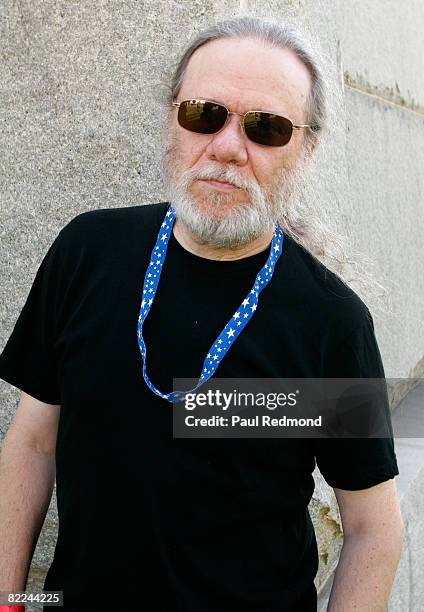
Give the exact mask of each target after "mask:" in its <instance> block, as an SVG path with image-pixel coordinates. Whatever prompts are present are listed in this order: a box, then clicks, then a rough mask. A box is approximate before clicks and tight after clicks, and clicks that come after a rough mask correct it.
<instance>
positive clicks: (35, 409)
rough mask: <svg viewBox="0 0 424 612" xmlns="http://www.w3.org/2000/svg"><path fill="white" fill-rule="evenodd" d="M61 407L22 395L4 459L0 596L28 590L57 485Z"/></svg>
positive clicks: (0, 461) (0, 456) (0, 457)
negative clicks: (29, 576) (56, 467)
mask: <svg viewBox="0 0 424 612" xmlns="http://www.w3.org/2000/svg"><path fill="white" fill-rule="evenodd" d="M59 414H60V406H55V405H52V404H45V403H44V402H41V401H39V400H37V399H35V398H33V397H31V396H30V395H27V394H26V393H22V395H21V398H20V402H19V405H18V409H17V411H16V414H15V417H14V419H13V421H12V423H11V426H10V428H9V430H8V432H7V434H6V436H5V439H4V443H3V446H2V449H1V453H0V590H4V591H21V590H24V589H25V586H26V581H27V576H28V570H29V567H30V564H31V559H32V555H33V553H34V549H35V546H36V543H37V540H38V536H39V533H40V530H41V527H42V525H43V522H44V518H45V515H46V512H47V509H48V507H49V503H50V499H51V495H52V491H53V486H54V480H55V447H56V435H57V426H58V420H59Z"/></svg>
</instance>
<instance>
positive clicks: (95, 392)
mask: <svg viewBox="0 0 424 612" xmlns="http://www.w3.org/2000/svg"><path fill="white" fill-rule="evenodd" d="M167 208H168V204H166V203H159V204H151V205H147V206H133V207H127V208H117V209H106V210H96V211H91V212H86V213H83V214H80V215H78V216H77V217H75V218H74V219H73V220H72V221H71V222H70V223H69V224H68V225H66V226H65V227H64V229H62V231H61V232H60V233H59V235H58V237H57V238H56V240H55V241H54V243H53V244H52V246H51V247H50V249H49V251H48V252H47V254H46V256H45V258H44V260H43V262H42V264H41V266H40V268H39V270H38V272H37V275H36V278H35V280H34V283H33V285H32V288H31V291H30V293H29V296H28V299H27V301H26V304H25V306H24V308H23V310H22V312H21V314H20V316H19V318H18V321H17V323H16V325H15V328H14V330H13V333H12V334H11V336H10V338H9V341H8V343H7V345H6V347H5V349H4V351H3V353H2V355H1V357H0V376H1V377H2V378H3V379H4V380H6V381H8V382H9V383H11V384H12V385H14V386H16V387H18V388H20V389H22V390H23V391H25V392H27V393H28V394H30V395H32V396H34V397H35V398H37V399H39V400H41V401H44V402H47V403H51V404H60V405H61V412H60V421H59V430H58V437H57V447H56V468H57V473H56V477H57V504H58V512H59V535H58V541H57V545H56V550H55V556H54V560H53V563H52V565H51V567H50V569H49V572H48V575H47V578H46V581H45V590H62V591H63V592H64V604H65V605H64V607H63V608H61V609H62V610H64V611H68V610H69V611H70V610H72V611H73V612H77V611H83V610H84V611H85V610H89V609H90V610H92V609H93V607H97V609H104V610H106V609H109V608H108V603H107V602H109V603H110V602H111V601H114V602H117V601H120V602H121V609H122V610H124V609H125V610H130V609H140V610H141V609H153V608H154V609H168V610H173V611H179V612H180V611H181V612H200V611H201V612H218V610H219V611H220V612H225V611H227V610H228V611H229V610H231V611H233V610H235V609H243V610H245V612H249V611H250V612H253V611H254V612H263V611H264V610H267V612H272V611H277V610H278V611H289V610H290V611H294V610H296V611H297V610H302V611H307V610H315V609H316V592H315V588H314V586H313V580H314V577H315V575H316V571H317V565H318V557H317V548H316V541H315V535H314V531H313V527H312V523H311V520H310V517H309V513H308V509H307V506H308V503H309V501H310V499H311V496H312V493H313V489H314V482H313V478H312V471H313V469H314V467H315V461H316V462H317V464H318V466H319V468H320V469H321V472H322V473H323V476H324V478H325V479H326V480H327V482H328V483H329V484H330V485H331V486H333V487H338V488H342V489H351V490H354V489H363V488H367V487H370V486H373V485H375V484H377V483H379V482H382V481H385V480H387V479H390V478H393V477H394V476H395V475H396V474H398V469H397V464H396V456H395V452H394V447H393V440H391V439H362V440H336V439H332V440H317V439H316V440H311V439H259V438H256V439H252V438H251V439H177V438H173V435H172V404H170V403H169V402H168V401H166V400H164V399H162V398H160V397H159V396H157V395H155V394H154V393H153V392H152V391H151V390H150V389H149V388H148V386H147V385H146V383H145V382H144V379H143V377H142V362H141V356H140V352H139V347H138V343H137V321H138V316H139V311H140V303H141V293H142V287H143V280H144V275H145V272H146V268H147V265H148V263H149V260H150V253H151V250H152V248H153V246H154V244H155V240H156V237H157V233H158V231H159V227H160V225H161V223H162V221H163V218H164V215H165V213H166V211H167ZM268 254H269V247H268V249H266V250H265V251H263V252H261V253H258V254H256V255H253V256H250V257H247V258H244V259H240V260H235V261H216V260H209V259H205V258H202V257H198V256H195V255H193V254H191V253H189V252H188V251H186V250H185V249H184V248H183V247H182V246H181V245H180V244H179V243H178V242H177V240H176V239H175V237H174V236H173V234H172V235H171V238H170V241H169V245H168V252H167V255H166V259H165V263H164V267H163V270H162V274H161V277H160V282H159V287H158V290H157V294H156V298H155V300H154V302H153V305H152V308H151V311H150V313H149V314H148V316H147V319H146V322H145V324H144V330H143V331H144V338H145V342H146V346H147V372H148V374H149V376H150V378H151V380H152V382H153V383H154V384H155V385H156V386H157V387H158V388H159V389H160V390H161V391H163V392H168V391H171V390H172V382H173V380H172V379H173V378H198V377H199V375H200V371H201V367H202V364H203V360H204V357H205V355H206V353H207V351H208V349H209V347H210V346H211V344H212V343H213V341H214V340H215V339H216V337H217V335H218V334H219V332H220V331H221V330H222V329H223V327H224V325H225V324H226V322H227V321H228V320H229V318H230V317H231V316H232V314H233V313H234V311H235V309H236V308H237V307H238V306H239V305H240V303H241V302H242V300H243V299H244V297H245V296H246V294H247V293H248V292H249V290H250V289H251V287H252V284H253V281H254V279H255V276H256V274H257V272H258V271H259V270H260V268H261V267H262V266H263V265H264V263H265V261H266V259H267V257H268ZM215 376H216V377H223V378H225V377H227V378H249V377H256V378H259V377H263V378H290V377H291V378H294V377H297V378H302V377H310V378H319V377H347V378H353V377H370V378H372V377H383V376H384V371H383V365H382V362H381V357H380V353H379V350H378V347H377V344H376V340H375V335H374V328H373V322H372V318H371V315H370V313H369V311H368V309H367V307H366V306H365V304H364V303H363V302H362V301H361V300H360V299H359V297H358V296H357V295H356V294H355V293H354V292H353V291H351V290H350V289H348V288H347V287H346V286H344V285H343V284H342V283H340V282H339V281H338V280H337V279H336V277H335V276H334V275H333V274H332V273H331V272H330V271H329V270H328V269H327V268H325V267H324V266H323V265H322V264H320V263H319V262H318V261H317V260H316V259H315V258H314V257H312V256H311V255H310V254H309V253H307V252H306V251H305V250H304V249H302V248H301V247H300V246H299V245H298V244H297V243H296V242H294V241H293V240H291V239H290V238H289V237H287V236H286V237H285V240H284V245H283V253H282V255H281V256H280V258H279V260H278V262H277V265H276V268H275V272H274V276H273V278H272V280H271V282H270V283H269V285H268V286H267V287H266V288H265V289H264V290H263V291H262V293H261V295H260V297H259V306H258V309H257V311H256V312H255V314H254V316H253V318H252V320H251V321H250V322H249V323H248V325H247V326H246V328H245V329H244V330H243V332H242V333H241V335H240V336H239V337H238V338H237V340H236V341H235V342H234V345H232V347H231V350H229V351H228V353H227V355H226V356H225V358H224V359H223V360H222V362H221V363H220V365H219V367H218V369H217V371H216V374H215ZM132 606H134V607H132ZM46 609H50V608H46ZM53 609H55V608H53Z"/></svg>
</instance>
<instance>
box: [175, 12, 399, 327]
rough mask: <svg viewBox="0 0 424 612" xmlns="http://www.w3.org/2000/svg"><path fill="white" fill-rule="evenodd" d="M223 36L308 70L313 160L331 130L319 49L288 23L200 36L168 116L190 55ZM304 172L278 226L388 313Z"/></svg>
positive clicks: (216, 29) (381, 291) (383, 295)
mask: <svg viewBox="0 0 424 612" xmlns="http://www.w3.org/2000/svg"><path fill="white" fill-rule="evenodd" d="M223 38H226V39H228V38H235V39H241V38H250V39H255V40H258V41H260V42H262V43H264V44H266V45H269V46H271V47H275V48H279V47H280V48H282V49H291V50H292V51H293V52H294V53H295V54H296V55H297V56H298V57H299V59H300V60H301V61H302V62H303V63H304V64H305V66H306V67H307V68H308V69H309V72H310V74H311V80H312V86H311V91H310V94H309V97H308V99H307V101H306V113H307V123H308V124H310V125H311V126H312V128H310V129H308V130H307V131H306V138H305V141H304V144H305V146H304V159H305V160H307V161H309V158H310V157H311V154H310V153H308V151H310V150H311V148H310V146H309V147H308V145H311V144H313V145H314V146H315V145H317V144H318V143H319V141H320V140H321V137H322V134H323V132H325V128H326V127H327V84H326V83H325V81H324V78H323V70H322V68H321V60H320V59H319V55H318V53H317V51H316V50H313V49H312V47H311V46H310V45H309V43H308V42H306V40H305V39H304V37H303V36H302V35H301V34H300V33H299V32H298V31H297V30H296V29H294V28H293V27H291V26H289V25H287V24H284V23H279V22H276V21H272V20H268V19H267V20H265V19H259V18H257V17H251V16H246V17H238V18H234V19H230V20H227V21H222V22H219V23H217V24H215V25H212V26H211V27H209V28H207V29H206V30H203V31H202V32H200V33H199V34H198V35H197V36H196V37H195V38H194V40H192V42H191V43H190V45H189V46H188V47H187V48H186V49H185V50H184V52H183V54H182V56H181V57H180V59H179V60H178V62H177V64H176V66H175V67H174V70H173V74H172V77H171V79H170V85H168V86H167V88H166V93H165V95H164V100H163V101H164V103H165V107H166V109H167V110H168V118H169V117H170V114H171V109H172V106H171V102H172V101H173V100H175V99H176V97H177V96H178V94H179V91H180V89H181V86H182V83H183V80H184V77H185V73H186V69H187V66H188V63H189V61H190V58H191V57H192V55H193V54H194V53H195V51H197V49H199V48H200V47H202V46H203V45H205V44H207V43H208V42H211V41H214V40H219V39H223ZM312 148H314V147H312ZM310 165H313V164H305V165H304V167H305V169H306V168H307V167H309V166H310ZM303 174H304V176H302V177H300V179H299V180H298V181H297V184H296V185H295V187H294V193H293V196H292V198H291V199H290V202H289V203H288V204H287V206H286V207H285V210H284V212H283V215H282V216H281V218H280V219H279V220H278V223H279V225H280V227H281V228H282V229H283V231H284V232H285V233H286V234H288V235H289V236H290V237H291V238H292V239H293V240H295V241H296V242H297V243H298V244H299V245H301V246H302V247H303V248H304V249H305V250H307V251H308V252H309V253H310V254H311V255H312V256H314V257H315V258H316V259H318V260H319V261H321V262H322V263H324V265H326V266H327V267H328V268H329V269H330V270H331V271H332V272H333V273H334V274H335V275H336V277H337V278H338V279H339V281H340V282H342V283H344V284H346V285H348V286H350V287H351V288H353V289H354V290H355V291H357V292H358V294H360V295H361V297H363V298H364V299H365V300H366V301H367V303H368V305H369V306H370V307H372V308H373V310H374V311H375V313H376V314H377V316H383V315H384V314H386V315H387V313H388V312H389V310H390V308H389V307H388V303H386V302H387V299H388V292H387V289H386V288H385V287H384V286H383V285H381V284H380V283H378V282H377V281H376V279H375V276H374V275H372V274H371V273H370V270H371V269H372V268H373V264H372V262H371V261H370V260H366V259H365V258H364V257H363V256H361V255H359V254H357V253H354V252H353V250H352V248H351V247H349V253H348V250H347V247H346V244H347V242H348V240H349V239H348V237H347V236H345V235H342V234H341V233H340V230H336V229H335V228H334V218H331V219H330V218H329V216H328V213H326V212H325V210H324V209H323V207H322V205H320V202H319V201H318V198H317V196H316V193H315V191H316V190H315V189H314V182H313V180H312V181H311V177H310V176H309V177H308V170H307V169H306V171H305V172H304V173H303ZM333 217H334V216H333ZM332 226H333V227H332Z"/></svg>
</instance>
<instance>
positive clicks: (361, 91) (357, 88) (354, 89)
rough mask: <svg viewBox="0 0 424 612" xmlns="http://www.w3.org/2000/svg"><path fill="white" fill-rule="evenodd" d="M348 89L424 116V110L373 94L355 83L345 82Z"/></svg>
mask: <svg viewBox="0 0 424 612" xmlns="http://www.w3.org/2000/svg"><path fill="white" fill-rule="evenodd" d="M344 86H345V88H346V89H350V90H351V91H356V92H357V93H360V94H362V95H363V96H367V97H368V98H374V99H375V100H379V101H380V102H383V104H388V105H390V106H394V107H395V108H398V109H400V110H402V111H405V112H407V113H413V114H414V115H418V117H424V112H420V111H417V110H414V109H412V108H409V107H408V106H402V105H401V104H396V102H391V101H390V100H387V98H383V97H382V96H378V95H376V94H372V93H370V92H369V91H365V90H364V89H360V88H359V87H353V85H349V84H347V83H345V84H344Z"/></svg>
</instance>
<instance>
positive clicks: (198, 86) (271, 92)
mask: <svg viewBox="0 0 424 612" xmlns="http://www.w3.org/2000/svg"><path fill="white" fill-rule="evenodd" d="M310 88H311V76H310V72H309V70H308V68H307V67H306V66H305V65H304V64H303V62H302V61H301V60H300V59H299V58H298V57H297V55H296V54H295V53H294V52H293V51H291V50H290V49H281V48H273V47H271V46H268V45H265V44H263V43H262V42H260V41H257V40H254V39H221V40H215V41H212V42H209V43H206V44H205V45H204V46H203V47H201V48H200V49H198V50H197V51H196V52H195V53H194V54H193V56H192V57H191V58H190V61H189V63H188V66H187V70H186V74H185V77H184V81H183V84H182V87H181V91H180V93H179V96H178V98H179V99H180V100H184V99H188V98H196V97H197V98H209V99H213V100H216V101H217V102H223V103H225V104H226V105H227V106H229V107H230V109H231V110H233V111H236V112H245V111H247V110H270V111H274V112H287V111H291V114H292V115H293V113H295V114H296V115H298V116H299V115H300V114H301V113H302V110H303V108H304V104H305V100H306V98H307V96H308V94H309V91H310Z"/></svg>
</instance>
